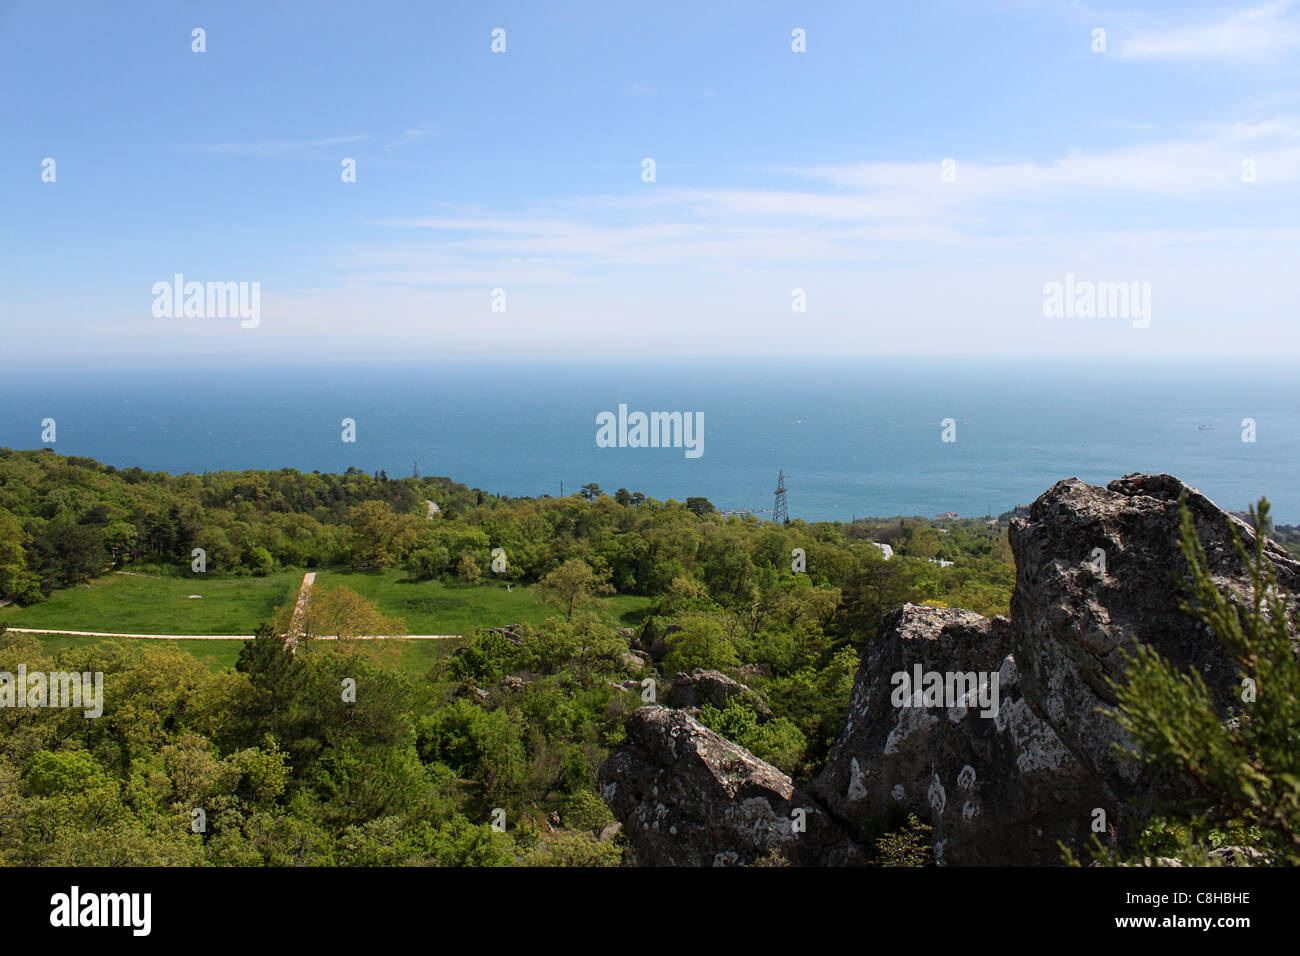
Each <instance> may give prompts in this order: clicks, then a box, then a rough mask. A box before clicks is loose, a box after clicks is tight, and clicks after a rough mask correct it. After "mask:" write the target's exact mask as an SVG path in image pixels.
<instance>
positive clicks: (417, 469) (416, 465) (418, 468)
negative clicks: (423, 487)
mask: <svg viewBox="0 0 1300 956" xmlns="http://www.w3.org/2000/svg"><path fill="white" fill-rule="evenodd" d="M415 477H416V478H419V477H420V463H419V462H418V461H417V462H416V463H415Z"/></svg>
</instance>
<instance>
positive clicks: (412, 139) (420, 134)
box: [384, 129, 437, 149]
mask: <svg viewBox="0 0 1300 956" xmlns="http://www.w3.org/2000/svg"><path fill="white" fill-rule="evenodd" d="M435 135H437V132H436V131H435V130H430V129H408V130H406V131H405V132H404V133H402V135H400V136H398V137H397V138H396V139H394V140H393V141H392V142H391V143H385V144H384V149H394V148H396V147H398V146H405V145H406V144H407V143H418V142H420V141H421V140H424V139H428V138H429V137H431V136H435Z"/></svg>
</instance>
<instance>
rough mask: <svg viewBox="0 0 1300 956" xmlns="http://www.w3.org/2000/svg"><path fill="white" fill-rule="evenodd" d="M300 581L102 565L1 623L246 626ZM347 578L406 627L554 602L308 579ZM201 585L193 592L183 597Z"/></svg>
mask: <svg viewBox="0 0 1300 956" xmlns="http://www.w3.org/2000/svg"><path fill="white" fill-rule="evenodd" d="M301 583H302V572H301V571H281V572H278V573H276V574H272V575H268V576H266V577H264V578H256V577H216V576H214V577H211V578H198V577H194V578H172V577H161V576H150V575H139V574H108V575H105V576H104V577H101V578H96V579H95V580H94V581H91V582H90V583H89V584H86V585H81V586H79V587H74V588H68V589H66V590H63V591H57V592H55V593H54V594H53V595H52V596H51V597H50V599H49V600H48V601H44V602H42V603H40V604H34V605H32V606H31V607H25V608H20V607H7V608H3V609H0V623H4V624H8V625H11V626H13V627H40V628H50V629H55V630H69V631H106V632H122V633H137V634H251V633H252V632H253V629H254V628H256V627H257V625H258V624H260V623H262V622H264V621H269V620H270V618H271V611H272V610H273V609H274V608H275V607H276V606H277V605H285V604H288V603H290V602H291V601H292V600H293V598H294V596H295V595H296V594H297V592H298V587H299V585H300V584H301ZM340 584H341V585H344V586H346V587H349V588H352V589H353V590H354V591H357V592H358V593H360V594H362V595H364V596H365V597H367V598H369V599H370V600H372V601H374V602H375V603H376V604H378V605H379V608H380V610H382V611H383V613H384V614H387V615H389V616H390V617H396V618H400V619H401V620H402V621H404V622H405V623H406V628H407V630H408V631H409V632H410V633H412V634H468V633H469V632H470V631H472V630H474V629H475V628H478V627H499V626H501V625H504V624H540V623H541V622H542V621H544V620H545V619H546V618H548V617H551V616H553V615H555V614H557V613H558V612H557V611H556V609H555V608H554V607H552V606H550V605H549V604H546V603H545V602H543V601H542V600H540V599H539V598H538V597H537V596H536V594H535V593H534V591H533V590H532V589H531V588H529V587H528V586H527V585H522V584H514V585H512V587H511V589H510V590H509V591H507V590H506V588H505V585H504V584H501V583H499V582H496V581H492V582H488V583H484V584H475V585H458V584H444V583H442V582H440V581H419V582H416V581H412V580H410V579H409V577H408V576H407V575H406V573H405V572H404V571H396V570H388V571H351V570H346V569H334V570H324V571H318V572H317V575H316V586H317V587H318V588H319V587H325V588H332V587H337V586H338V585H340ZM191 594H201V595H203V596H202V597H201V598H190V597H189V595H191ZM649 607H650V599H649V598H646V597H640V596H638V595H625V594H618V595H613V596H611V597H607V598H602V599H601V601H600V612H601V615H602V617H604V618H605V620H606V621H608V622H609V623H610V624H611V625H612V626H616V627H633V626H635V625H637V624H639V623H640V622H641V620H642V619H643V618H644V617H645V615H646V614H647V613H648V611H649ZM40 639H41V641H42V643H43V644H44V645H45V646H46V647H48V648H50V649H51V650H57V649H60V648H64V647H86V646H91V645H95V644H98V643H100V642H102V641H104V640H105V639H104V638H98V637H77V636H72V635H62V634H58V635H56V634H49V635H42V636H41V637H40ZM116 640H119V641H120V642H121V643H123V644H128V645H130V644H148V645H150V646H155V647H156V646H159V645H166V646H170V647H174V648H177V649H179V650H182V651H184V652H186V653H187V654H191V655H193V656H194V657H196V658H198V659H199V660H200V661H202V662H203V663H204V664H206V665H207V666H208V667H210V668H212V669H213V670H221V669H223V668H227V667H233V666H234V665H235V662H236V660H238V658H239V649H240V648H241V647H242V646H243V644H242V642H240V641H198V640H191V641H187V640H184V639H181V640H154V639H149V640H144V639H131V638H119V639H116ZM460 643H461V642H460V641H454V640H452V641H401V642H399V643H398V645H397V646H398V647H399V649H400V666H401V667H402V669H403V670H405V671H407V672H408V673H410V674H412V675H413V676H423V675H424V674H425V673H427V672H428V670H429V668H430V667H431V666H433V663H434V661H436V660H438V659H440V658H442V657H445V656H446V655H448V654H450V653H452V651H454V650H455V649H456V647H458V646H459V645H460Z"/></svg>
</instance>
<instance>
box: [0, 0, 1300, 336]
mask: <svg viewBox="0 0 1300 956" xmlns="http://www.w3.org/2000/svg"><path fill="white" fill-rule="evenodd" d="M196 27H201V28H202V29H203V30H204V31H206V46H207V49H206V52H204V53H195V52H193V51H192V50H191V42H192V41H191V31H192V30H193V29H194V28H196ZM498 27H499V28H502V29H504V30H505V31H506V51H505V52H504V53H493V52H492V50H491V42H492V37H491V33H492V30H493V29H494V28H498ZM796 28H799V29H802V30H804V31H805V33H806V46H807V50H806V52H803V53H795V52H793V51H792V49H791V43H792V40H791V31H792V30H794V29H796ZM1096 28H1102V29H1104V30H1105V31H1106V49H1105V52H1094V51H1093V49H1092V46H1093V44H1094V40H1093V31H1094V29H1096ZM1298 54H1300V4H1297V3H1289V2H1276V0H1270V2H1264V3H1258V2H1257V3H1245V4H1220V3H1214V4H1211V3H1204V4H1201V3H1188V2H1178V3H1170V4H1158V3H1151V4H1143V5H1142V6H1141V7H1140V8H1138V9H1135V8H1133V7H1129V6H1125V7H1105V6H1092V5H1087V4H1075V3H1047V2H1037V3H1030V2H1025V3H1015V2H987V3H986V2H980V0H970V2H962V3H906V4H897V5H880V4H859V3H843V4H830V3H826V4H806V3H761V2H759V3H755V2H745V3H703V4H702V3H680V4H679V3H665V2H658V3H654V4H649V5H647V4H633V3H590V4H573V3H570V4H565V3H549V2H548V3H545V4H538V3H518V4H492V3H438V4H434V3H385V2H371V3H364V4H362V3H350V2H349V3H342V2H319V0H315V2H311V3H275V4H271V3H242V2H221V3H185V4H177V3H175V2H168V3H122V4H114V5H111V6H105V5H103V4H99V3H37V2H25V0H0V89H3V90H4V91H5V96H4V97H3V98H2V99H0V144H2V148H0V345H2V346H3V348H0V361H2V360H3V358H4V357H8V358H10V359H14V360H23V361H26V360H29V359H33V358H37V359H39V358H44V359H61V360H65V361H69V362H73V361H136V360H142V359H143V360H149V359H153V358H168V359H178V360H193V361H196V362H197V361H202V360H208V359H217V360H225V359H230V358H235V359H239V360H248V361H252V360H257V359H267V360H270V361H311V360H316V359H321V360H325V359H330V360H333V359H338V358H355V359H366V360H376V361H379V360H383V359H385V358H388V357H401V358H404V359H411V358H420V357H424V356H439V357H452V358H455V357H459V356H465V357H469V356H478V357H482V356H488V357H491V356H497V355H500V356H519V355H554V356H585V355H596V356H600V357H602V358H610V359H616V358H618V357H620V356H636V357H638V358H651V357H654V356H657V355H690V356H694V357H700V356H709V355H717V354H726V355H729V356H745V355H754V356H771V355H778V356H781V355H790V356H797V355H808V356H814V355H835V356H851V355H859V354H860V355H881V354H885V355H890V354H899V355H911V354H918V353H924V354H927V355H942V354H953V355H969V354H1007V353H1012V354H1034V355H1070V356H1078V355H1097V356H1103V357H1104V356H1114V357H1117V358H1118V357H1125V358H1131V357H1137V358H1141V357H1144V356H1176V355H1209V356H1214V355H1225V354H1233V353H1243V354H1244V353H1246V352H1250V351H1252V350H1254V349H1255V348H1257V347H1258V346H1259V344H1260V342H1261V341H1262V342H1264V343H1265V344H1266V345H1267V348H1268V350H1269V352H1270V353H1271V354H1273V355H1295V354H1296V353H1297V351H1298V348H1297V346H1298V345H1300V335H1298V334H1297V332H1296V324H1295V323H1296V307H1297V301H1300V297H1298V296H1297V284H1298V283H1300V268H1297V261H1298V260H1300V257H1298V256H1297V253H1298V252H1300V55H1298ZM47 157H49V158H53V159H54V160H55V162H56V179H55V182H53V183H49V182H42V179H41V172H42V161H43V160H44V159H45V158H47ZM647 157H649V158H653V159H654V161H655V164H656V170H655V172H656V177H655V181H654V182H653V183H647V182H643V181H642V161H643V159H645V158H647ZM345 158H351V159H354V160H355V161H356V168H357V181H356V182H355V183H344V182H342V181H341V177H340V170H341V163H342V161H343V160H344V159H345ZM949 158H950V159H952V160H954V162H955V170H956V181H955V182H944V181H943V180H942V178H941V169H942V166H941V164H942V163H943V161H944V160H945V159H949ZM1247 160H1250V161H1252V162H1253V164H1254V169H1255V181H1254V182H1250V183H1246V182H1243V181H1242V168H1243V167H1242V163H1243V162H1244V161H1247ZM175 273H182V274H184V276H185V277H186V279H187V280H197V281H203V282H206V281H221V282H225V281H242V282H258V283H260V288H261V318H260V323H259V325H258V326H257V327H256V328H241V327H240V323H239V321H238V320H235V319H230V318H219V317H205V318H196V317H191V318H166V317H164V318H159V317H155V316H154V315H153V314H152V311H151V305H152V303H153V295H152V293H151V287H152V286H153V284H154V283H155V282H158V281H169V280H170V279H171V278H172V276H173V275H174V274H175ZM1067 273H1069V274H1073V275H1075V276H1077V277H1078V278H1079V279H1080V280H1085V281H1097V282H1113V281H1124V282H1129V281H1132V282H1149V283H1150V284H1151V285H1150V288H1151V321H1150V325H1149V327H1146V328H1134V327H1133V324H1132V323H1130V322H1128V321H1125V320H1124V319H1122V318H1121V319H1116V318H1105V319H1101V318H1093V319H1089V318H1046V317H1045V316H1044V315H1043V307H1042V304H1043V298H1044V294H1043V286H1044V283H1047V282H1051V281H1063V280H1064V278H1065V276H1066V274H1067ZM498 288H499V289H504V290H505V302H506V308H505V311H504V312H493V311H492V309H491V303H492V290H493V289H498ZM796 288H798V289H802V290H804V293H805V297H806V303H807V306H806V311H804V312H800V313H796V312H793V311H792V305H791V303H792V291H793V290H794V289H796Z"/></svg>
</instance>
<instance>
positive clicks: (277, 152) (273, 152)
mask: <svg viewBox="0 0 1300 956" xmlns="http://www.w3.org/2000/svg"><path fill="white" fill-rule="evenodd" d="M368 138H369V137H368V135H367V134H365V133H358V134H355V135H350V136H329V137H325V138H323V139H296V140H295V139H276V140H259V141H257V142H250V143H193V144H189V145H187V146H186V147H185V148H186V149H193V150H197V151H199V152H202V153H223V154H227V155H236V156H296V155H299V154H301V153H306V152H311V151H312V150H316V149H324V148H326V147H329V146H342V145H344V144H346V143H357V142H360V141H361V140H364V139H368Z"/></svg>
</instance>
